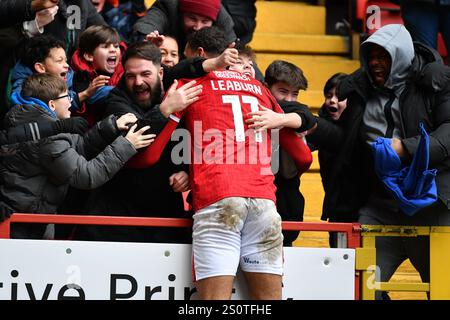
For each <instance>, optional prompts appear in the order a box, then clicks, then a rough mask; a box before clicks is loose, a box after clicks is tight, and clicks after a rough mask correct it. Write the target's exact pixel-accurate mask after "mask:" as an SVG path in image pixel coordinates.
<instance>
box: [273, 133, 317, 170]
mask: <svg viewBox="0 0 450 320" xmlns="http://www.w3.org/2000/svg"><path fill="white" fill-rule="evenodd" d="M280 145H281V147H282V148H283V149H284V150H285V151H286V152H287V153H288V154H289V155H290V156H291V158H292V159H293V160H294V163H295V166H296V167H297V170H298V172H299V175H300V174H302V173H303V172H305V171H307V170H308V169H309V167H310V166H311V163H312V161H313V158H312V154H311V150H309V147H308V146H307V145H306V143H304V142H303V140H302V139H301V138H300V137H299V136H298V135H297V134H296V133H295V131H294V130H292V129H290V128H283V129H281V130H280Z"/></svg>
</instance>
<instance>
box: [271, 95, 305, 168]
mask: <svg viewBox="0 0 450 320" xmlns="http://www.w3.org/2000/svg"><path fill="white" fill-rule="evenodd" d="M266 92H267V93H268V94H267V96H268V97H269V99H270V102H271V103H272V110H273V111H275V112H278V113H284V111H283V109H281V107H280V105H279V104H278V102H277V100H276V99H275V97H274V96H273V95H272V94H271V93H270V91H269V90H266ZM280 145H281V147H283V149H284V150H286V152H287V153H288V154H289V155H290V156H291V158H292V159H293V160H294V163H295V166H296V167H297V170H298V172H299V175H301V174H302V173H304V172H306V171H307V170H308V169H309V167H310V166H311V163H312V161H313V158H312V154H311V150H309V147H308V146H307V145H306V143H304V142H303V140H302V139H300V137H299V136H298V135H297V134H296V133H295V131H294V130H293V129H291V128H283V129H281V130H280Z"/></svg>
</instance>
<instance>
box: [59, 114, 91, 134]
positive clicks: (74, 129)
mask: <svg viewBox="0 0 450 320" xmlns="http://www.w3.org/2000/svg"><path fill="white" fill-rule="evenodd" d="M88 126H89V125H88V122H87V121H86V119H84V118H82V117H73V118H67V119H63V120H58V121H55V122H53V123H52V128H53V130H55V134H57V133H75V134H84V133H85V132H86V130H87V129H88Z"/></svg>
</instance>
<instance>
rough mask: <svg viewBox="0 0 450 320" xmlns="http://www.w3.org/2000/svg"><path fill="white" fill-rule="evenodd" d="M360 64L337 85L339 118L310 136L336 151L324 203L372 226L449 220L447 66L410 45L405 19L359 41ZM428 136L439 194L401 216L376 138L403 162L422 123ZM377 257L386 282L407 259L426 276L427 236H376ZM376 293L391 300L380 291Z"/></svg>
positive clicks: (435, 55) (427, 50)
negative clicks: (380, 170) (375, 155)
mask: <svg viewBox="0 0 450 320" xmlns="http://www.w3.org/2000/svg"><path fill="white" fill-rule="evenodd" d="M360 56H361V64H362V67H361V68H360V69H358V70H357V71H355V72H354V73H353V74H351V75H350V76H348V77H347V78H345V79H343V80H342V81H341V83H340V84H339V86H338V97H339V100H344V99H347V108H346V109H345V110H344V112H343V113H342V115H341V120H340V123H338V124H337V123H332V122H330V121H328V120H326V119H324V118H319V119H318V125H317V128H316V130H315V131H314V132H313V133H311V134H310V135H309V136H308V141H310V142H311V143H313V144H315V145H316V146H318V147H319V148H322V149H324V150H326V149H328V150H330V151H332V152H336V158H335V166H334V170H333V172H330V176H329V179H330V188H329V197H328V199H325V200H326V203H324V208H325V207H326V208H328V209H329V210H333V208H335V207H340V208H344V207H345V208H346V209H347V210H348V212H358V213H359V222H360V223H362V224H370V225H417V226H431V225H434V226H437V225H440V226H449V225H450V169H449V168H450V157H449V153H450V135H449V134H448V132H450V82H449V79H450V68H448V67H447V66H445V65H444V64H443V62H442V58H441V57H440V56H439V54H438V53H437V52H436V51H435V50H434V49H432V48H429V47H427V46H425V45H423V44H421V43H413V41H412V39H411V36H410V34H409V32H408V31H407V30H406V29H405V27H403V26H402V25H398V24H391V25H386V26H384V27H382V28H380V29H379V30H377V31H376V32H375V33H374V34H373V35H372V36H370V37H369V38H368V39H367V40H366V41H365V42H364V43H362V44H361V47H360ZM421 122H422V123H423V124H424V126H425V129H426V131H427V132H428V134H429V136H430V148H429V151H430V152H429V153H430V169H431V168H435V169H437V170H438V173H437V177H436V184H437V193H438V200H437V201H436V202H435V203H433V204H432V205H430V206H428V207H425V208H423V209H422V210H420V211H419V212H417V213H416V214H415V215H414V216H407V215H406V214H404V213H403V212H402V211H401V210H400V209H399V206H398V204H397V202H396V201H395V200H394V198H393V196H392V194H390V193H389V191H388V190H386V189H385V188H384V187H383V185H382V184H381V182H380V180H379V179H378V178H377V177H376V176H375V173H374V166H373V159H372V154H371V148H370V146H371V144H372V143H373V142H374V141H375V139H377V138H378V137H384V138H390V139H391V145H392V148H393V150H394V151H395V152H396V153H397V154H398V156H399V157H400V159H401V160H402V162H403V163H404V164H409V163H410V162H411V159H412V156H413V155H414V152H415V150H416V148H417V146H418V144H419V139H420V133H419V123H421ZM376 247H377V252H376V261H377V265H378V267H379V269H378V270H379V276H380V277H379V278H378V275H377V279H379V280H380V281H383V282H385V281H389V279H390V278H391V276H392V275H393V273H394V272H395V270H396V269H397V268H398V266H399V265H400V264H401V263H402V262H403V261H404V260H406V259H408V258H409V259H410V260H411V262H412V264H413V265H414V266H415V268H416V269H417V270H418V271H419V273H420V276H421V278H422V281H424V282H428V281H429V279H430V276H429V268H430V265H429V252H430V250H429V239H428V237H413V238H399V237H378V238H377V240H376ZM376 298H378V299H381V298H388V295H387V294H386V293H382V292H377V294H376Z"/></svg>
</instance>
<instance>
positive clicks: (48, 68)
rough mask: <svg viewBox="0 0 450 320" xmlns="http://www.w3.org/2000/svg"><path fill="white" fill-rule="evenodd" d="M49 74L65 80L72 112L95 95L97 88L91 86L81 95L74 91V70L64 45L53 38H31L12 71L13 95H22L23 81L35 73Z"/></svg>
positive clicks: (46, 36) (48, 36)
mask: <svg viewBox="0 0 450 320" xmlns="http://www.w3.org/2000/svg"><path fill="white" fill-rule="evenodd" d="M44 72H48V73H51V74H54V75H57V76H59V77H60V78H61V79H63V80H64V81H65V82H66V83H67V86H68V88H69V94H70V97H71V98H72V103H71V110H72V111H76V110H78V109H79V108H80V106H81V103H82V102H83V101H84V100H86V99H87V98H88V97H90V96H91V95H93V94H94V93H95V90H96V89H97V86H95V85H93V84H90V85H89V86H88V88H86V89H85V90H83V91H81V92H80V93H79V94H77V92H75V91H74V90H73V77H74V73H73V70H72V69H71V68H70V66H69V65H68V63H67V56H66V52H65V46H64V43H63V42H62V41H60V40H58V39H56V38H55V37H53V36H50V35H43V36H38V37H34V38H31V39H30V40H29V43H28V45H27V48H26V50H25V53H24V55H23V57H22V59H21V61H19V63H17V64H16V66H15V67H14V69H13V71H12V77H11V84H12V93H13V94H14V93H20V91H21V89H22V83H23V81H24V80H25V79H26V78H27V77H29V76H30V75H31V74H33V73H44Z"/></svg>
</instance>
